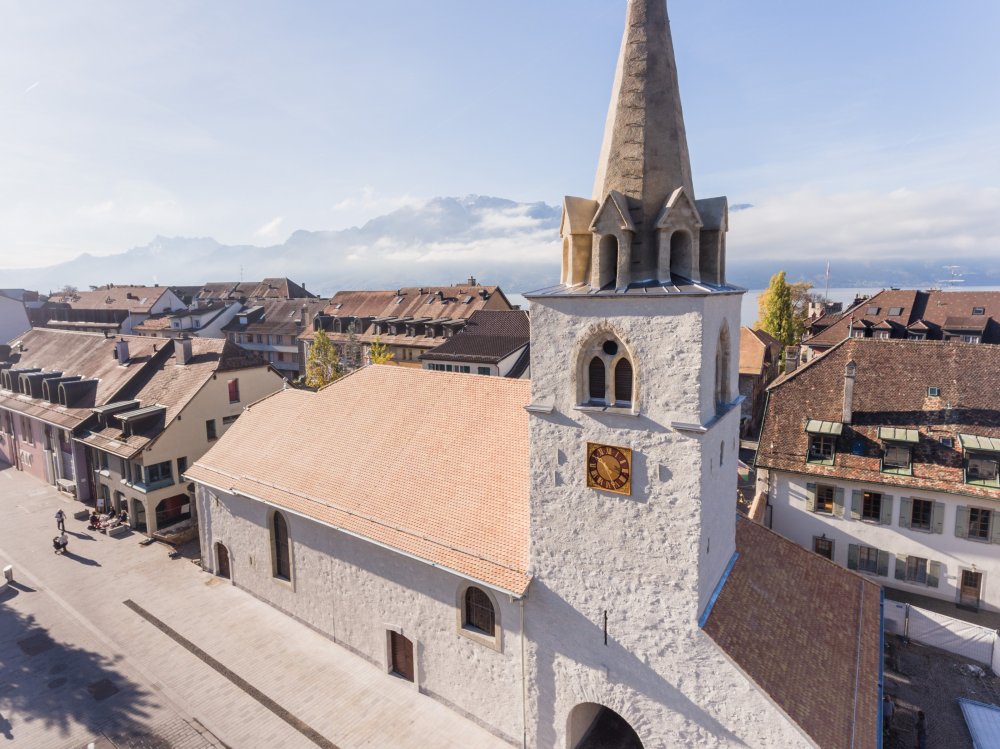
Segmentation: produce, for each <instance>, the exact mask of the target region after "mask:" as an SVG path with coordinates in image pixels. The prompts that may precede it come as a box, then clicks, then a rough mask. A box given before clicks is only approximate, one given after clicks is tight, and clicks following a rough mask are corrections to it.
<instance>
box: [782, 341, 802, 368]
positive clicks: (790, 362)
mask: <svg viewBox="0 0 1000 749" xmlns="http://www.w3.org/2000/svg"><path fill="white" fill-rule="evenodd" d="M798 368H799V347H798V346H786V347H785V372H786V373H788V372H794V371H795V370H796V369H798Z"/></svg>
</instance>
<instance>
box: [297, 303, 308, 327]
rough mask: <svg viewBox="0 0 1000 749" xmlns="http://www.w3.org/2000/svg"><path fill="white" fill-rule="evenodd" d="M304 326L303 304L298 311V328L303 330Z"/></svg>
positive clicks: (304, 311) (304, 306) (304, 312)
mask: <svg viewBox="0 0 1000 749" xmlns="http://www.w3.org/2000/svg"><path fill="white" fill-rule="evenodd" d="M305 325H306V305H304V304H303V305H302V307H301V309H300V310H299V320H298V326H299V327H300V328H304V327H305Z"/></svg>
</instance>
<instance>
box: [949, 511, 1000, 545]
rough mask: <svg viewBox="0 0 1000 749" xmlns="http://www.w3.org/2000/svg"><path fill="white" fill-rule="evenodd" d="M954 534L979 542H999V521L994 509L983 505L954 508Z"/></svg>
mask: <svg viewBox="0 0 1000 749" xmlns="http://www.w3.org/2000/svg"><path fill="white" fill-rule="evenodd" d="M955 535H956V536H957V537H958V538H967V539H969V540H970V541H978V542H979V543H987V544H990V543H992V544H1000V522H997V518H996V511H995V510H991V509H990V510H988V509H986V508H984V507H958V508H956V510H955Z"/></svg>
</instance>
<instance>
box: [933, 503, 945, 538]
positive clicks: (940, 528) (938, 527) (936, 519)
mask: <svg viewBox="0 0 1000 749" xmlns="http://www.w3.org/2000/svg"><path fill="white" fill-rule="evenodd" d="M932 528H933V530H934V532H935V533H944V502H935V503H934V516H933V524H932Z"/></svg>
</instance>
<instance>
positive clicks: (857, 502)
mask: <svg viewBox="0 0 1000 749" xmlns="http://www.w3.org/2000/svg"><path fill="white" fill-rule="evenodd" d="M864 496H865V493H864V492H863V491H861V490H860V489H855V490H854V491H853V492H851V520H860V519H861V503H862V502H863V501H864Z"/></svg>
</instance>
